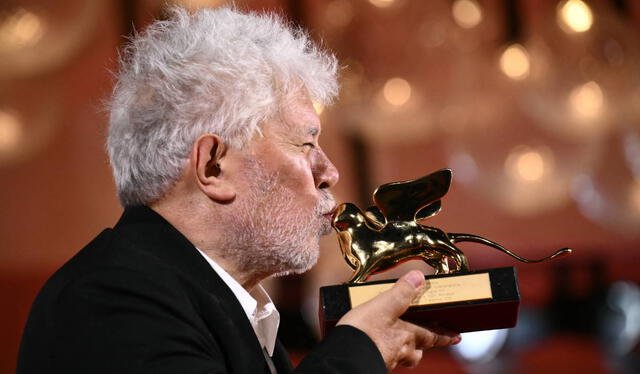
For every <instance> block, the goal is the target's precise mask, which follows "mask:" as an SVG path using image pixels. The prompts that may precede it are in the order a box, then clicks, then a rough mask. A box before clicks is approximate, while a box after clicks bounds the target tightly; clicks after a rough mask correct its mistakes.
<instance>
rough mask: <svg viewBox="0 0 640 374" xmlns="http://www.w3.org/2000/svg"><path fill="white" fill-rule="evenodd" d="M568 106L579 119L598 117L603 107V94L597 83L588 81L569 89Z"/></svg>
mask: <svg viewBox="0 0 640 374" xmlns="http://www.w3.org/2000/svg"><path fill="white" fill-rule="evenodd" d="M569 108H570V110H571V113H573V115H574V116H576V117H577V118H579V119H595V118H597V117H599V116H600V115H601V114H602V111H603V109H604V95H603V93H602V89H601V88H600V86H599V85H598V83H596V82H594V81H590V82H587V83H585V84H582V85H580V86H577V87H575V88H574V89H573V90H571V93H570V94H569Z"/></svg>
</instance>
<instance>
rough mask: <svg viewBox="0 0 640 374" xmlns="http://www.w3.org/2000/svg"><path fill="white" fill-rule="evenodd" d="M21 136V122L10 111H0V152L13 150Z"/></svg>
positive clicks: (4, 152) (5, 152)
mask: <svg viewBox="0 0 640 374" xmlns="http://www.w3.org/2000/svg"><path fill="white" fill-rule="evenodd" d="M21 138H22V124H21V123H20V120H19V119H18V117H17V116H16V115H14V114H12V113H9V112H5V111H0V154H7V153H12V152H14V151H15V150H16V149H17V148H18V145H19V144H20V140H21Z"/></svg>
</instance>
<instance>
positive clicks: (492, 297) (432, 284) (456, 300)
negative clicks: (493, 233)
mask: <svg viewBox="0 0 640 374" xmlns="http://www.w3.org/2000/svg"><path fill="white" fill-rule="evenodd" d="M425 279H426V290H425V292H424V294H423V295H422V296H421V297H420V298H419V300H416V301H415V302H414V303H413V304H412V306H410V307H409V309H408V310H407V312H406V313H405V314H403V315H402V319H403V320H405V321H409V322H412V323H415V324H418V325H421V326H426V327H441V328H445V329H447V330H450V331H453V332H470V331H480V330H493V329H502V328H508V327H514V326H515V325H516V322H517V320H518V307H519V305H520V292H519V291H518V281H517V277H516V269H515V268H514V267H504V268H496V269H487V270H477V271H470V272H465V273H454V274H442V275H429V276H425ZM395 282H396V280H384V281H375V282H368V283H360V284H342V285H335V286H327V287H322V288H320V327H321V329H322V334H323V335H325V334H326V333H327V331H329V330H330V329H331V328H332V327H334V326H335V324H336V323H337V322H338V320H339V319H340V318H341V317H342V316H343V315H344V314H345V313H347V312H348V311H349V310H351V308H354V307H356V306H358V305H360V304H362V303H364V302H366V301H368V300H370V299H372V298H373V297H375V296H376V295H378V294H379V293H381V292H383V291H385V290H387V289H389V288H391V287H393V284H394V283H395Z"/></svg>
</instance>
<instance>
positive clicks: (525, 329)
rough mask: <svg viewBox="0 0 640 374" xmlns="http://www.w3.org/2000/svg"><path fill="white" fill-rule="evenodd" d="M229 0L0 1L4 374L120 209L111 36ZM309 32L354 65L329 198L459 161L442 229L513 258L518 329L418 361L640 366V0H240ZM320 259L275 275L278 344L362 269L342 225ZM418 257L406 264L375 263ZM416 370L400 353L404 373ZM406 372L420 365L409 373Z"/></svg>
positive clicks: (358, 199)
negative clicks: (33, 312)
mask: <svg viewBox="0 0 640 374" xmlns="http://www.w3.org/2000/svg"><path fill="white" fill-rule="evenodd" d="M174 3H175V4H180V5H183V6H186V7H190V8H193V9H196V8H198V7H217V6H224V5H225V4H227V3H228V2H227V1H223V0H217V1H216V0H181V1H179V0H174V1H166V0H162V1H160V0H129V1H127V0H121V1H116V0H111V1H107V0H64V1H38V0H4V1H3V2H2V3H1V4H0V181H1V183H0V291H1V292H2V293H1V295H2V297H1V298H0V303H1V305H0V337H1V340H0V373H10V372H13V371H14V370H15V360H16V355H17V351H18V345H19V340H20V335H21V333H22V329H23V327H24V323H25V321H26V318H27V314H28V311H29V308H30V305H31V303H32V301H33V299H34V297H35V295H36V293H37V292H38V290H39V288H40V287H41V286H42V284H43V283H44V282H45V280H46V279H47V278H48V277H49V276H50V275H51V274H52V273H53V272H54V271H55V269H57V268H58V267H59V266H60V265H62V264H63V263H64V262H65V261H66V260H67V259H69V258H70V257H71V256H73V255H74V254H75V253H76V252H77V251H78V250H79V249H80V248H82V247H83V246H84V245H85V244H86V243H87V242H88V241H89V240H91V239H92V238H93V237H94V236H95V235H96V234H97V233H99V232H100V231H101V230H102V229H103V228H104V227H107V226H112V225H113V224H114V223H115V222H116V220H117V218H118V217H119V215H120V213H121V207H120V206H119V205H118V203H117V199H116V196H115V190H114V187H113V182H112V178H111V174H110V169H109V165H108V161H107V158H106V155H105V152H104V142H105V133H106V114H105V111H104V109H103V108H104V100H105V99H106V98H107V97H108V96H109V93H110V90H111V87H112V85H113V77H112V72H113V71H114V70H116V69H117V58H118V50H119V48H121V47H122V46H123V43H125V42H126V36H127V35H131V33H132V32H133V31H134V30H140V29H143V28H144V26H145V25H146V24H148V23H149V22H150V21H151V20H153V19H155V18H161V17H163V9H164V8H165V7H166V6H168V5H171V4H174ZM234 3H235V4H236V5H237V6H238V7H239V8H241V9H247V10H255V11H275V12H277V13H279V14H281V15H282V16H284V17H286V18H287V19H289V20H290V21H291V22H292V23H294V24H297V25H300V26H302V27H304V28H306V29H308V30H309V32H310V33H311V35H312V36H313V37H314V38H315V39H316V40H318V41H319V42H321V43H322V44H323V45H324V46H325V47H326V48H328V49H331V50H332V51H334V52H335V53H336V54H337V56H338V57H339V59H340V61H341V63H342V70H341V78H340V79H341V84H342V92H341V96H340V99H339V100H338V102H337V104H336V105H335V106H333V107H331V108H322V107H321V106H317V107H316V110H317V111H318V112H319V113H320V116H321V118H322V119H323V123H324V131H323V139H321V142H322V145H323V147H324V148H325V151H326V152H327V153H328V154H329V156H330V157H331V158H332V160H333V161H334V163H335V164H336V166H337V167H338V169H339V170H340V171H341V181H340V183H339V184H338V186H337V187H336V188H335V194H336V197H337V199H338V201H352V202H355V203H357V204H358V205H360V206H361V207H363V208H364V207H366V206H368V205H370V204H371V192H372V191H373V189H374V188H375V187H376V186H378V185H380V184H383V183H386V182H391V181H398V180H405V179H413V178H416V177H419V176H422V175H426V174H428V173H430V172H433V171H435V170H438V169H441V168H444V167H449V168H451V169H452V170H453V182H452V187H451V189H450V191H449V193H448V194H447V196H446V197H445V198H444V199H443V210H442V212H441V213H440V214H439V215H437V216H436V217H433V218H431V219H430V220H429V224H430V225H433V226H437V227H440V228H442V229H444V230H445V231H449V232H468V233H473V234H478V235H482V236H485V237H487V238H490V239H492V240H495V241H497V242H499V243H501V244H503V245H504V246H506V247H507V248H510V249H511V250H513V251H515V252H517V253H519V254H520V255H522V256H525V257H532V258H536V257H543V256H546V255H547V254H549V253H551V252H552V251H555V250H557V249H560V248H562V247H572V248H573V249H574V253H573V255H571V256H570V257H568V258H564V259H562V260H559V261H555V262H551V263H545V264H534V265H528V264H521V263H516V262H515V261H514V260H512V259H511V258H509V257H507V256H505V255H504V254H502V253H499V252H497V251H495V250H493V249H490V248H488V247H481V246H477V245H474V244H468V245H466V244H463V245H461V247H462V249H463V250H465V253H466V254H467V256H468V257H469V260H470V264H471V268H472V269H483V268H490V267H499V266H516V267H517V269H518V274H519V281H520V292H521V296H522V303H521V310H520V319H519V323H518V326H517V327H516V328H513V329H509V330H499V331H489V332H482V333H476V334H469V335H466V336H464V341H463V343H462V344H460V345H459V346H457V347H456V348H455V349H440V350H433V351H430V352H428V353H426V354H425V359H424V360H423V361H422V364H421V365H420V366H419V367H418V368H416V369H415V371H413V372H420V373H421V372H434V373H435V372H437V373H541V372H544V373H556V372H557V373H638V372H640V345H639V340H640V288H639V287H638V284H639V282H640V271H638V269H637V267H638V266H639V265H640V261H639V260H640V2H639V1H635V0H591V1H580V0H566V1H554V0H517V1H516V0H429V1H425V0H262V1H260V0H245V1H241V0H236V1H234ZM322 251H323V252H322V256H321V258H320V262H319V264H318V266H317V267H316V268H315V269H314V270H313V271H312V272H310V273H308V274H305V275H303V276H295V277H286V278H279V279H275V280H271V281H270V282H269V285H268V286H269V288H270V290H271V293H272V294H273V298H274V299H275V301H276V304H277V305H278V308H279V310H280V311H281V314H282V316H283V321H282V324H281V331H282V333H281V335H282V340H283V341H284V343H285V346H287V347H288V348H289V349H290V351H291V352H292V358H293V359H294V360H298V359H299V358H300V357H302V356H303V355H304V353H305V352H306V351H307V350H308V349H309V347H311V346H312V345H313V344H314V342H315V341H316V339H317V307H318V301H317V298H318V288H319V287H320V286H323V285H329V284H336V283H340V282H343V281H345V280H346V279H348V277H349V275H350V268H349V267H348V266H347V265H346V263H345V262H344V261H343V260H342V258H341V255H340V252H339V249H338V244H337V240H336V238H335V236H334V235H330V236H328V237H327V238H325V239H323V242H322ZM409 268H419V269H421V270H423V271H425V272H426V273H430V272H432V269H430V268H428V267H427V266H426V265H423V264H421V263H419V262H417V261H413V262H409V263H406V264H404V265H402V266H401V268H399V269H396V270H394V271H392V272H388V273H384V274H381V275H378V276H376V278H377V279H382V278H392V277H397V276H399V275H401V274H402V273H403V272H404V271H406V270H407V269H409ZM396 372H397V373H404V372H405V370H396ZM406 372H409V371H406Z"/></svg>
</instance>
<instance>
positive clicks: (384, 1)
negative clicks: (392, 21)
mask: <svg viewBox="0 0 640 374" xmlns="http://www.w3.org/2000/svg"><path fill="white" fill-rule="evenodd" d="M369 2H370V3H371V4H373V5H375V6H377V7H378V8H388V7H390V6H392V5H393V3H395V0H369Z"/></svg>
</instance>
